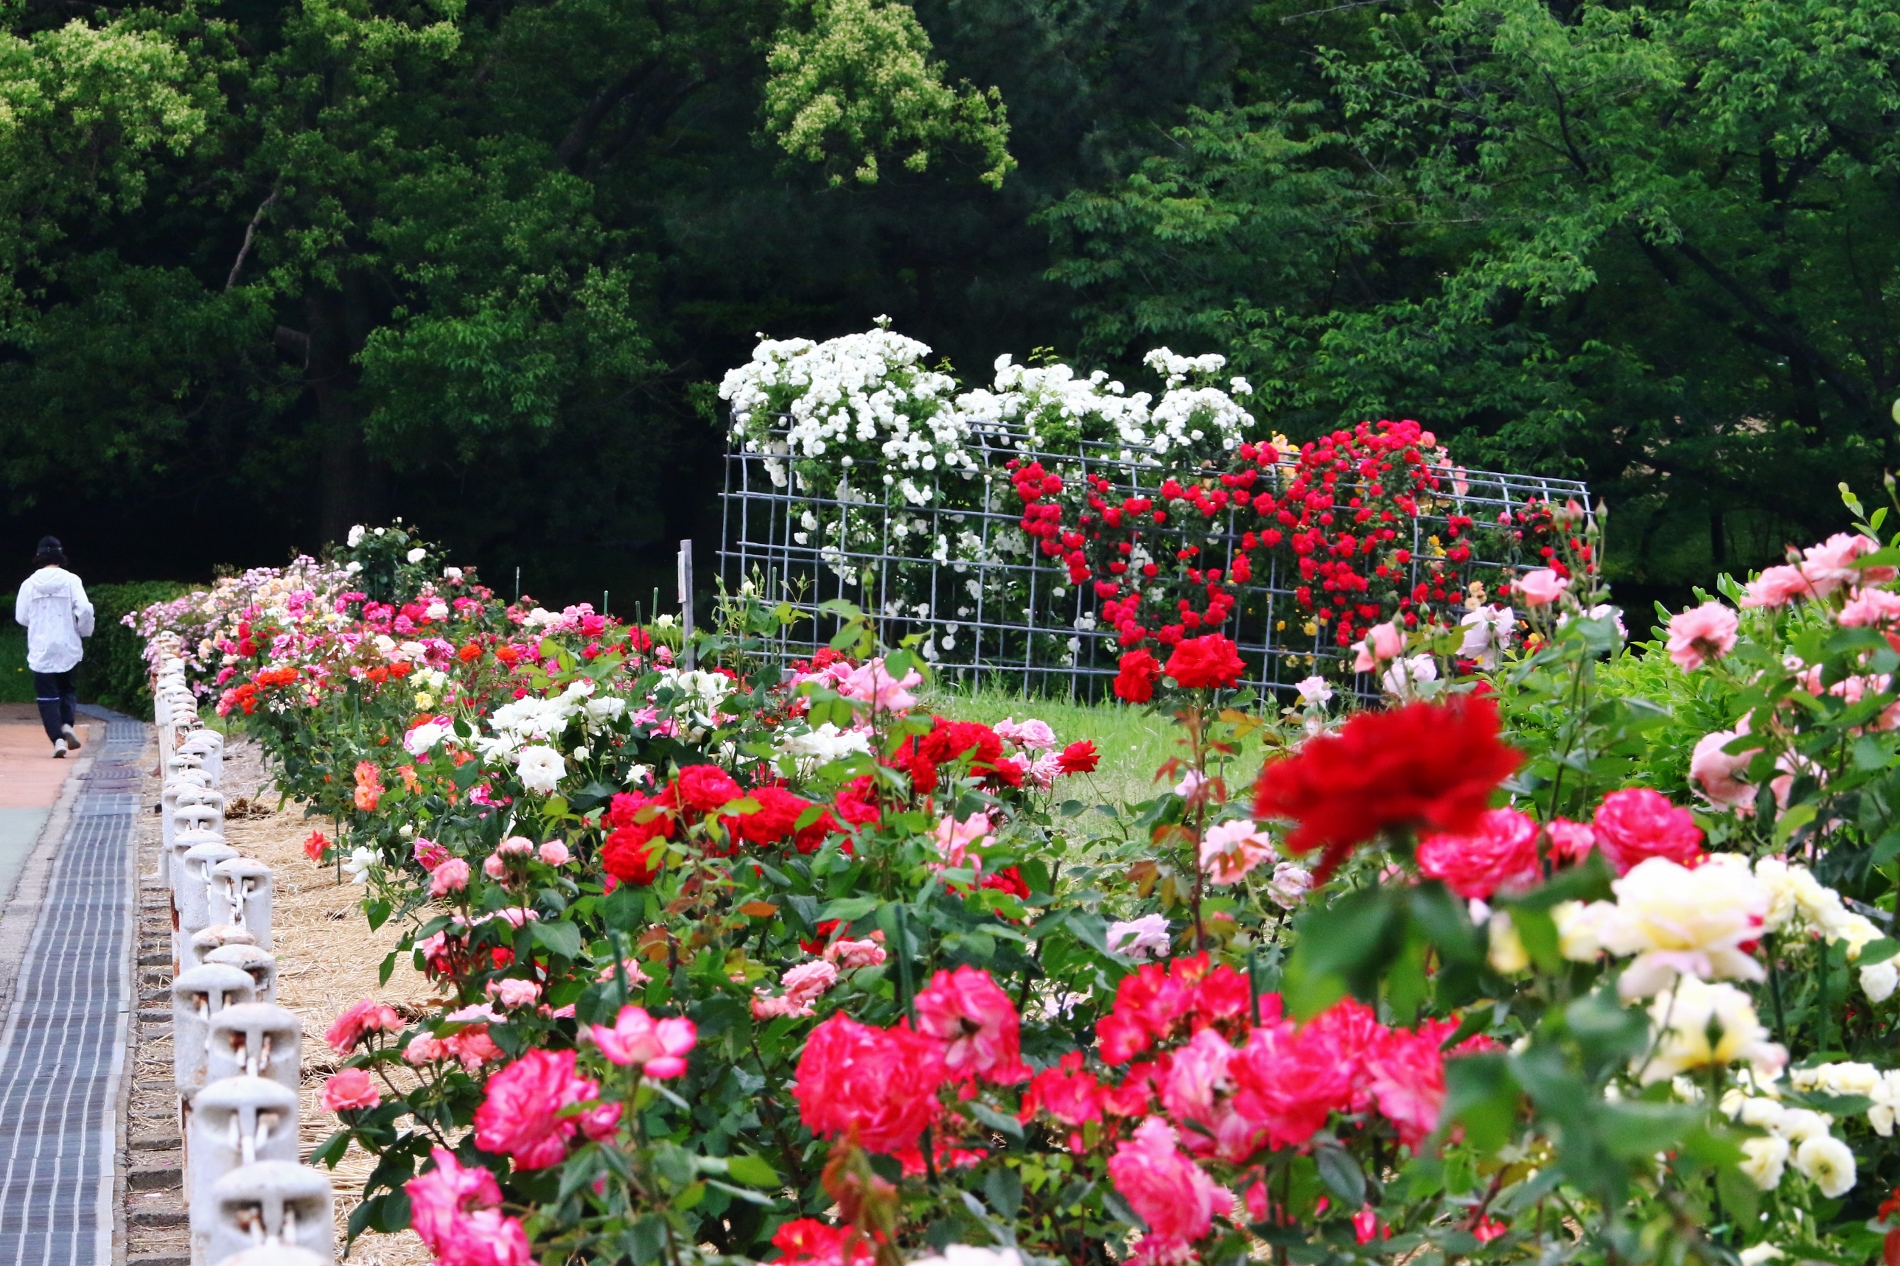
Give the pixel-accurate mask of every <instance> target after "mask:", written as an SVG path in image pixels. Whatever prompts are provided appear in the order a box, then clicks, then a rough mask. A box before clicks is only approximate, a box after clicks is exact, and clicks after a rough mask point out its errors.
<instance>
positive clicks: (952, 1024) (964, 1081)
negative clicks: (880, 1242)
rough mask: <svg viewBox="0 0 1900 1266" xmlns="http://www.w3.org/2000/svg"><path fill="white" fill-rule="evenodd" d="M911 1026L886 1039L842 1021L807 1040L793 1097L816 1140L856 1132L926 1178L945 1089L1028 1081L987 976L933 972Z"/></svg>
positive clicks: (1017, 1025)
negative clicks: (928, 1133) (931, 1130)
mask: <svg viewBox="0 0 1900 1266" xmlns="http://www.w3.org/2000/svg"><path fill="white" fill-rule="evenodd" d="M915 1004H916V1010H917V1026H916V1027H915V1028H912V1027H911V1025H910V1024H909V1022H908V1021H903V1020H900V1021H899V1022H898V1023H897V1024H895V1025H893V1026H891V1027H890V1028H888V1029H880V1028H877V1027H875V1026H872V1025H867V1024H860V1023H858V1022H857V1021H856V1020H853V1019H851V1018H850V1017H849V1016H846V1015H843V1014H839V1015H834V1016H832V1017H831V1018H830V1019H828V1020H825V1021H824V1022H822V1023H821V1024H819V1025H818V1027H816V1028H814V1029H813V1030H812V1032H811V1037H810V1038H809V1039H807V1040H806V1043H805V1051H804V1054H803V1055H802V1056H800V1058H799V1061H798V1076H797V1082H796V1084H795V1085H794V1086H793V1088H792V1095H793V1098H795V1099H796V1100H797V1101H798V1109H799V1114H800V1115H801V1116H802V1117H803V1118H804V1121H805V1124H806V1125H807V1126H808V1127H810V1128H811V1130H812V1131H813V1132H814V1133H817V1134H821V1135H824V1136H826V1137H827V1138H842V1137H844V1136H845V1135H847V1134H851V1133H853V1132H855V1134H856V1136H857V1139H858V1142H859V1143H860V1144H861V1145H862V1146H864V1147H865V1148H867V1149H869V1150H870V1151H873V1152H881V1153H884V1154H886V1155H889V1156H894V1157H896V1158H897V1159H898V1160H900V1161H902V1162H903V1164H904V1167H905V1171H906V1172H908V1173H922V1172H924V1164H923V1153H922V1152H921V1151H920V1150H919V1148H918V1139H919V1137H920V1136H921V1135H922V1133H923V1131H924V1127H925V1126H928V1125H930V1124H932V1123H933V1122H935V1121H937V1120H938V1119H939V1117H940V1116H941V1115H942V1107H943V1105H942V1102H941V1100H940V1098H939V1094H940V1092H941V1091H942V1090H943V1088H944V1087H945V1086H946V1085H951V1084H957V1085H962V1086H970V1085H972V1084H973V1083H975V1082H978V1081H982V1082H990V1083H992V1084H1010V1083H1015V1082H1021V1081H1024V1080H1026V1079H1027V1078H1028V1076H1029V1069H1028V1068H1027V1067H1025V1066H1024V1064H1023V1062H1022V1048H1021V1020H1020V1018H1019V1017H1018V1016H1017V1014H1016V1007H1015V1004H1014V1003H1012V1002H1011V1001H1010V999H1009V995H1008V994H1006V993H1004V992H1003V990H1002V989H1001V987H999V986H998V985H997V983H996V982H995V980H993V979H992V978H991V977H990V974H989V973H988V972H986V971H982V970H980V969H978V968H974V967H968V966H965V967H958V968H957V969H956V970H954V971H939V972H938V973H937V974H936V975H934V976H932V977H931V979H930V983H929V984H928V985H926V986H925V987H924V988H923V989H922V990H920V991H919V992H918V994H917V997H916V999H915Z"/></svg>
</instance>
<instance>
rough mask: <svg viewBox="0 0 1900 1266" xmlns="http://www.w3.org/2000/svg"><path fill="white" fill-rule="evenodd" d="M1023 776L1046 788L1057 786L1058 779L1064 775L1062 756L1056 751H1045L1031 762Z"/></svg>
mask: <svg viewBox="0 0 1900 1266" xmlns="http://www.w3.org/2000/svg"><path fill="white" fill-rule="evenodd" d="M1023 777H1024V778H1027V779H1028V780H1029V781H1030V782H1031V783H1033V784H1034V785H1036V786H1038V787H1042V788H1045V789H1046V788H1049V787H1053V786H1055V785H1056V779H1058V778H1060V777H1062V757H1061V756H1060V755H1059V754H1057V753H1055V752H1044V753H1043V754H1042V755H1040V756H1038V757H1036V759H1035V760H1033V761H1031V762H1030V764H1029V768H1028V769H1025V770H1024V771H1023Z"/></svg>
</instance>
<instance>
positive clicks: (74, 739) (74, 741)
mask: <svg viewBox="0 0 1900 1266" xmlns="http://www.w3.org/2000/svg"><path fill="white" fill-rule="evenodd" d="M59 732H60V733H61V734H63V735H64V736H65V737H66V746H67V747H68V748H69V749H70V750H72V751H75V752H76V751H78V750H79V749H80V748H82V747H84V746H85V744H84V743H81V742H80V741H79V731H77V730H75V729H73V727H72V726H70V725H62V726H60V727H59Z"/></svg>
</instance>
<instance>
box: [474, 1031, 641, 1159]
mask: <svg viewBox="0 0 1900 1266" xmlns="http://www.w3.org/2000/svg"><path fill="white" fill-rule="evenodd" d="M599 1099H600V1083H599V1082H597V1081H595V1080H594V1079H593V1078H591V1077H585V1076H582V1075H581V1074H580V1073H579V1072H578V1071H577V1070H576V1068H575V1054H574V1052H573V1051H529V1052H528V1053H527V1054H525V1055H523V1056H522V1057H521V1058H520V1059H518V1060H516V1061H515V1062H514V1063H512V1064H510V1065H508V1066H507V1067H506V1068H504V1069H502V1070H501V1071H500V1072H498V1073H496V1074H495V1075H494V1076H493V1077H490V1078H489V1079H488V1090H487V1095H486V1097H484V1098H483V1100H482V1104H481V1106H480V1107H479V1108H477V1109H475V1143H476V1145H477V1146H478V1147H480V1148H481V1149H482V1150H483V1151H485V1152H495V1153H498V1154H500V1155H503V1156H507V1157H508V1158H509V1159H510V1160H512V1161H514V1163H515V1168H516V1169H546V1168H547V1167H548V1166H550V1165H558V1164H560V1163H561V1161H563V1160H564V1159H566V1157H567V1148H568V1144H569V1142H570V1141H571V1140H572V1139H573V1137H574V1136H575V1134H576V1133H580V1134H585V1135H586V1136H587V1137H588V1138H590V1139H604V1138H611V1137H613V1135H614V1133H615V1132H616V1131H617V1130H618V1129H619V1126H620V1105H619V1104H618V1103H600V1102H598V1100H599ZM590 1103H591V1104H593V1106H592V1107H589V1108H586V1109H584V1110H583V1111H582V1112H581V1113H579V1114H578V1115H574V1116H563V1115H561V1112H562V1110H563V1109H566V1108H571V1107H573V1106H575V1105H576V1104H590Z"/></svg>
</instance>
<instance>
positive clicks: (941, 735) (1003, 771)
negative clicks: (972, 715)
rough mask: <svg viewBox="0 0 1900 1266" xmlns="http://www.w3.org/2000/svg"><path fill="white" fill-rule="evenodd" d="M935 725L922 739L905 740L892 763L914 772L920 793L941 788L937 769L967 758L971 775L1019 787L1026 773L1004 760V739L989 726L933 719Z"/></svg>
mask: <svg viewBox="0 0 1900 1266" xmlns="http://www.w3.org/2000/svg"><path fill="white" fill-rule="evenodd" d="M932 719H933V720H934V722H935V725H934V726H933V728H932V729H931V731H930V733H928V734H926V735H924V736H923V737H922V738H916V737H912V738H908V739H905V740H904V742H903V745H902V746H900V747H899V748H898V749H897V753H896V755H895V756H893V757H892V758H891V763H892V764H894V765H895V766H897V767H898V768H900V769H904V770H908V771H909V773H910V782H911V786H912V787H914V788H916V789H917V790H918V791H922V792H930V791H935V790H936V789H937V767H938V766H940V765H947V764H949V763H951V762H952V761H956V760H961V759H965V758H967V759H968V760H969V762H970V772H971V773H972V774H974V775H975V776H976V777H978V778H993V779H995V780H996V781H998V782H1001V783H1004V784H1005V785H1007V786H1011V787H1019V786H1021V785H1022V781H1023V771H1022V770H1021V769H1020V768H1019V767H1018V766H1017V765H1016V764H1014V763H1013V762H1011V761H1006V760H1004V759H1003V740H1002V737H1001V736H1000V735H998V734H997V733H996V731H995V730H992V729H991V728H990V727H989V726H987V725H984V724H982V723H981V722H978V721H946V720H944V719H943V718H942V717H934V718H932Z"/></svg>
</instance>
